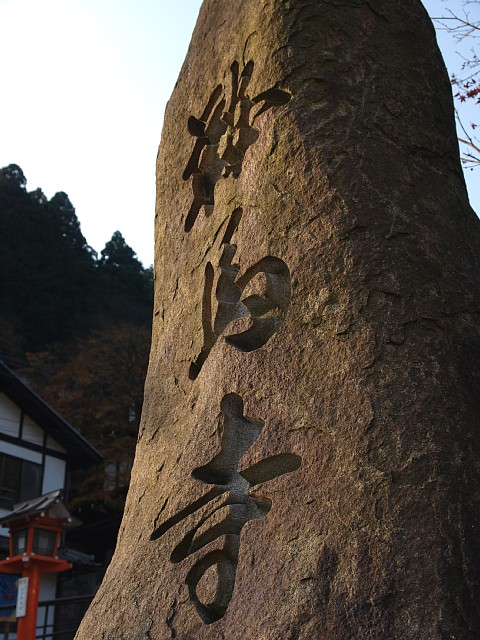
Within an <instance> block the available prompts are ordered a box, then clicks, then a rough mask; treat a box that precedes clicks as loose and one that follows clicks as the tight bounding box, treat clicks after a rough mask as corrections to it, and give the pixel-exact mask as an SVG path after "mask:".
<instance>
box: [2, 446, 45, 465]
mask: <svg viewBox="0 0 480 640" xmlns="http://www.w3.org/2000/svg"><path fill="white" fill-rule="evenodd" d="M0 447H1V451H2V453H5V454H7V455H9V456H15V458H22V460H29V461H30V462H36V463H37V464H42V454H41V453H38V451H30V449H25V448H24V447H20V446H18V445H16V444H10V443H9V442H2V443H0Z"/></svg>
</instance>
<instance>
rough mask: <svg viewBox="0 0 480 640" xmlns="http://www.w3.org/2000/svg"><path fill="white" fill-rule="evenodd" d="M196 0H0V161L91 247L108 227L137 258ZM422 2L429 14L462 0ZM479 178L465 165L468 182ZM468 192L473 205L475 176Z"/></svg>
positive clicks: (148, 234)
mask: <svg viewBox="0 0 480 640" xmlns="http://www.w3.org/2000/svg"><path fill="white" fill-rule="evenodd" d="M200 4H201V0H177V1H176V2H172V0H0V59H1V60H2V71H1V74H2V79H1V87H2V99H1V100H0V167H3V166H6V165H8V164H11V163H15V164H18V165H19V166H20V167H21V168H22V169H23V171H24V173H25V176H26V178H27V181H28V183H27V189H28V190H29V191H31V190H33V189H36V188H37V187H40V188H41V189H43V191H44V192H45V194H46V196H47V197H48V198H51V197H52V196H53V195H54V193H55V192H57V191H65V192H66V193H67V194H68V195H69V197H70V200H71V201H72V203H73V205H74V207H75V209H76V212H77V215H78V217H79V220H80V223H81V225H82V231H83V234H84V235H85V237H86V239H87V241H88V243H89V244H90V245H91V246H92V247H93V248H94V249H95V250H97V251H100V250H101V249H102V248H103V246H104V245H105V242H107V241H108V240H109V239H110V237H111V235H112V233H113V232H114V231H116V230H117V229H118V230H120V231H121V232H122V234H123V235H124V237H125V239H126V241H127V242H128V244H129V245H130V246H131V247H132V248H133V249H134V250H135V251H136V252H137V254H138V256H139V258H140V259H141V260H142V262H143V263H144V264H145V266H148V265H149V264H151V263H152V262H153V216H154V200H155V157H156V153H157V147H158V143H159V140H160V134H161V127H162V119H163V113H164V109H165V104H166V102H167V100H168V98H169V96H170V94H171V92H172V90H173V86H174V84H175V81H176V79H177V76H178V73H179V70H180V67H181V65H182V62H183V59H184V57H185V54H186V52H187V48H188V44H189V41H190V36H191V33H192V30H193V27H194V25H195V21H196V18H197V15H198V10H199V8H200ZM424 4H425V5H426V7H427V9H429V11H430V14H431V15H432V14H435V13H439V12H444V11H445V8H446V7H447V6H450V7H459V6H461V0H449V1H448V2H444V1H443V0H424ZM474 10H475V11H477V12H478V7H477V8H475V7H474ZM477 19H478V17H477ZM442 42H443V40H442ZM446 42H447V43H448V44H449V46H448V47H447V49H448V52H447V53H448V58H447V65H450V66H452V65H454V64H455V47H454V45H452V44H451V43H450V41H448V40H447V41H446ZM457 66H458V65H457ZM477 114H478V115H477ZM475 115H476V116H477V120H478V121H479V122H480V106H477V107H476V108H475V111H474V116H475ZM472 117H473V116H472ZM479 177H480V169H477V170H476V171H473V172H469V174H468V175H467V178H468V179H469V181H470V182H471V183H472V185H474V184H475V183H478V182H479V180H478V178H479ZM470 195H471V200H472V205H473V207H474V208H475V209H476V210H477V211H480V192H479V190H478V187H475V186H473V187H471V188H470Z"/></svg>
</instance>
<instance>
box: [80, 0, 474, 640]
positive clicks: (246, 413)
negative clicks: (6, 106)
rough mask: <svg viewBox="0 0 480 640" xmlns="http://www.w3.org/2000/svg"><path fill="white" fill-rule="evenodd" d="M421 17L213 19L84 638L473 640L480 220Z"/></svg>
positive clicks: (174, 115) (171, 194)
mask: <svg viewBox="0 0 480 640" xmlns="http://www.w3.org/2000/svg"><path fill="white" fill-rule="evenodd" d="M450 96H451V92H450V87H449V81H448V77H447V74H446V72H445V68H444V66H443V63H442V61H441V58H440V55H439V52H438V49H437V46H436V42H435V34H434V29H433V26H432V25H431V23H430V20H429V18H428V16H427V14H426V12H425V10H424V9H423V7H422V5H421V3H420V2H419V0H368V1H367V0H349V2H344V1H343V0H316V1H313V2H312V0H241V1H240V2H231V1H227V0H205V2H204V4H203V6H202V9H201V11H200V16H199V19H198V23H197V26H196V28H195V32H194V34H193V38H192V42H191V45H190V49H189V51H188V55H187V58H186V60H185V63H184V65H183V68H182V71H181V73H180V77H179V79H178V82H177V85H176V87H175V90H174V92H173V95H172V98H171V100H170V102H169V104H168V107H167V111H166V116H165V124H164V129H163V134H162V141H161V145H160V151H159V156H158V165H157V208H156V263H155V289H156V290H155V310H154V329H153V343H152V351H151V358H150V367H149V372H148V377H147V381H146V393H145V404H144V414H143V417H142V425H141V430H140V434H139V440H138V447H137V453H136V459H135V464H134V468H133V472H132V481H131V486H130V491H129V494H128V498H127V504H126V510H125V516H124V520H123V524H122V527H121V531H120V534H119V538H118V544H117V549H116V552H115V555H114V558H113V560H112V563H111V565H110V567H109V569H108V571H107V574H106V576H105V579H104V582H103V584H102V586H101V588H100V590H99V592H98V594H97V597H96V598H95V600H94V602H93V604H92V606H91V608H90V610H89V612H88V613H87V616H86V618H85V620H84V622H83V624H82V626H81V628H80V630H79V632H78V635H77V639H78V640H92V639H95V640H97V639H98V640H102V639H103V640H123V639H125V640H144V639H146V640H147V639H150V640H167V639H169V638H176V639H177V640H207V639H209V640H217V639H218V640H220V639H223V640H363V639H365V640H367V639H368V640H410V639H415V640H426V639H427V638H428V639H429V640H467V639H468V640H474V639H477V640H478V638H479V637H480V618H479V603H480V588H479V577H480V570H479V540H480V527H479V518H480V497H479V486H480V484H479V480H480V478H479V443H480V438H479V430H480V373H479V362H480V337H479V311H480V289H479V256H480V251H479V241H480V234H479V221H478V220H477V218H476V216H475V214H474V212H473V211H472V210H471V209H470V207H469V205H468V201H467V197H466V193H465V187H464V183H463V178H462V173H461V169H460V166H459V158H458V147H457V144H456V137H455V130H454V122H453V110H452V104H451V97H450Z"/></svg>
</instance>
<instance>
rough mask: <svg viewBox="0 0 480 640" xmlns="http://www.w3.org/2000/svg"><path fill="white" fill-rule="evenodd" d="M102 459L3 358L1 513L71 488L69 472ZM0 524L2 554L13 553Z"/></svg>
mask: <svg viewBox="0 0 480 640" xmlns="http://www.w3.org/2000/svg"><path fill="white" fill-rule="evenodd" d="M101 461H102V456H101V454H100V453H99V452H98V451H97V450H96V449H95V448H94V447H93V446H92V445H91V444H90V443H89V442H88V441H87V440H86V439H85V438H84V437H83V436H82V435H81V434H80V433H79V431H77V430H76V429H75V428H74V427H72V425H70V424H69V423H68V422H67V421H66V420H64V419H63V418H62V417H61V416H60V415H59V414H58V413H56V411H54V410H53V409H52V408H51V407H50V406H49V405H48V404H47V403H46V402H44V401H43V400H42V399H41V398H40V396H39V395H37V394H36V393H35V392H34V391H33V390H32V389H31V388H30V387H29V386H28V385H27V384H26V383H25V382H23V380H21V379H20V378H19V377H18V376H17V375H16V374H15V373H13V371H12V370H11V369H9V368H8V367H7V366H6V365H5V364H4V363H3V362H2V361H1V360H0V518H2V517H4V516H6V515H8V513H9V512H10V511H12V509H13V505H14V504H17V503H19V502H24V501H27V500H31V499H32V498H36V497H38V496H40V495H43V494H46V493H49V492H51V491H54V490H56V489H62V490H63V491H64V495H65V492H66V489H67V478H68V472H69V471H71V470H74V469H76V468H87V467H89V466H91V465H93V464H98V463H99V462H101ZM8 535H9V532H8V529H5V528H1V527H0V559H2V558H5V557H6V556H7V555H8ZM55 595H56V575H55V574H47V575H44V576H42V584H41V590H40V601H42V600H49V599H53V598H55Z"/></svg>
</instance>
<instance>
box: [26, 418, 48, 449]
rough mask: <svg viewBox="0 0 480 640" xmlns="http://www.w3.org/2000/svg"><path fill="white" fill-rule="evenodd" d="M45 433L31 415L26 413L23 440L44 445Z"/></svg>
mask: <svg viewBox="0 0 480 640" xmlns="http://www.w3.org/2000/svg"><path fill="white" fill-rule="evenodd" d="M43 434H44V431H43V429H40V427H39V426H38V425H37V424H36V423H35V422H34V421H33V420H32V419H31V418H30V417H29V416H27V415H25V416H24V417H23V428H22V440H26V441H27V442H31V443H32V444H37V445H39V446H42V445H43Z"/></svg>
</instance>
